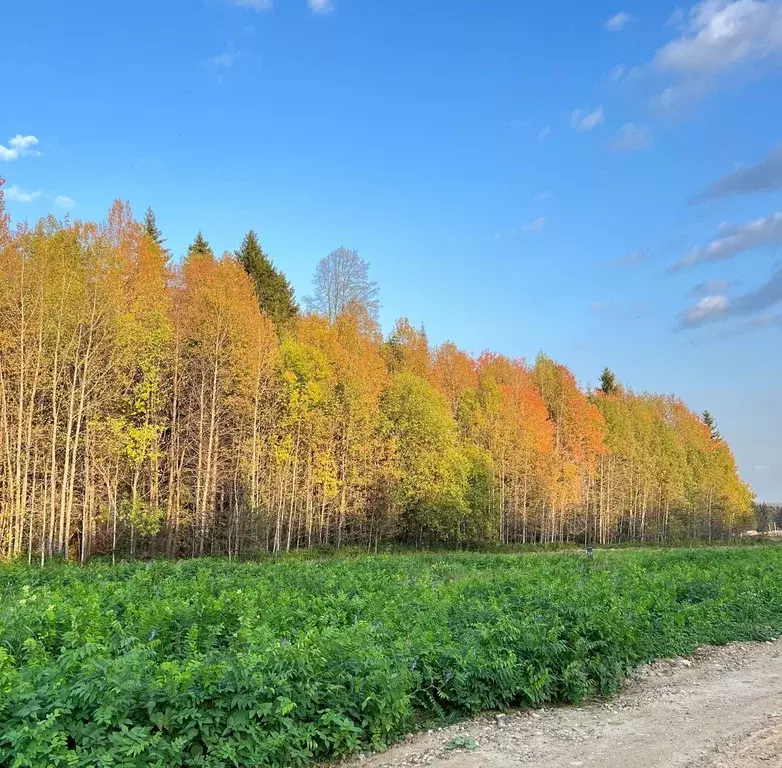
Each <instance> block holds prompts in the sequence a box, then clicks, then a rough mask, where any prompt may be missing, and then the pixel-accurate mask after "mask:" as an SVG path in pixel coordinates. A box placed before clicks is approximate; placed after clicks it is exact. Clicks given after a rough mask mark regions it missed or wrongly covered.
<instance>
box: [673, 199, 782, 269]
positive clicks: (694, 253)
mask: <svg viewBox="0 0 782 768" xmlns="http://www.w3.org/2000/svg"><path fill="white" fill-rule="evenodd" d="M720 232H722V233H724V234H723V235H722V236H721V237H715V238H714V239H713V240H712V241H711V242H709V243H707V244H706V245H702V246H698V247H697V248H693V249H692V250H691V251H690V252H689V253H687V254H685V255H684V256H683V257H682V258H681V259H679V261H677V262H676V264H674V265H673V266H672V267H671V269H670V271H671V272H678V271H679V270H681V269H684V268H685V267H691V266H693V265H695V264H703V263H708V262H713V261H724V260H725V259H731V258H733V257H734V256H736V255H737V254H739V253H742V252H743V251H748V250H750V249H751V248H761V247H763V246H766V245H771V246H774V245H782V213H772V214H771V215H770V216H767V217H766V218H760V219H756V220H755V221H751V222H749V223H748V224H744V225H742V226H732V225H725V224H723V225H722V226H721V227H720Z"/></svg>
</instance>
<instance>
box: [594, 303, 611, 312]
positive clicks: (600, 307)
mask: <svg viewBox="0 0 782 768" xmlns="http://www.w3.org/2000/svg"><path fill="white" fill-rule="evenodd" d="M615 306H616V303H615V302H613V301H595V302H593V303H592V306H591V307H589V309H590V310H592V312H605V311H606V310H608V309H613V308H614V307H615Z"/></svg>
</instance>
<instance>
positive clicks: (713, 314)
mask: <svg viewBox="0 0 782 768" xmlns="http://www.w3.org/2000/svg"><path fill="white" fill-rule="evenodd" d="M781 302H782V269H778V270H777V271H776V272H775V273H774V274H773V275H772V276H771V278H770V279H768V280H767V281H766V282H765V283H763V284H762V285H761V286H760V287H759V288H756V289H755V290H754V291H748V292H747V293H744V294H742V295H741V296H738V297H736V298H735V299H729V298H728V297H727V296H725V295H718V296H706V297H704V298H702V299H701V300H700V301H699V302H698V303H697V304H695V305H694V306H692V307H689V308H687V309H686V310H685V311H684V312H683V313H682V315H681V317H680V319H679V324H678V326H677V329H678V330H685V329H688V328H697V327H698V326H701V325H704V324H706V323H711V322H714V321H717V320H725V319H727V318H736V317H746V316H751V315H760V316H759V317H756V318H755V319H754V320H753V321H752V322H751V323H748V324H745V325H744V326H740V329H741V330H742V332H746V331H747V330H759V329H760V328H766V327H768V326H769V325H771V324H772V323H775V322H777V319H776V318H775V317H774V316H773V315H769V314H768V313H766V310H768V309H770V308H771V307H773V306H775V305H777V304H779V303H781ZM760 313H765V314H760Z"/></svg>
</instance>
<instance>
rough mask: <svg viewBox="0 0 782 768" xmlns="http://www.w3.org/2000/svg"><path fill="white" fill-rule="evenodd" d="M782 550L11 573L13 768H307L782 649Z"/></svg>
mask: <svg viewBox="0 0 782 768" xmlns="http://www.w3.org/2000/svg"><path fill="white" fill-rule="evenodd" d="M780 583H782V550H780V549H779V548H762V547H759V548H740V549H739V548H737V549H726V548H722V549H713V550H708V549H700V550H692V551H687V550H677V551H648V552H639V551H620V552H597V553H596V554H595V557H594V559H587V558H586V557H584V556H583V555H581V554H562V555H551V556H547V555H543V556H536V557H526V556H511V555H482V554H472V553H460V554H456V553H453V554H445V555H443V554H440V555H435V554H426V555H409V556H378V557H354V558H350V559H339V558H333V559H328V560H312V561H292V560H283V561H281V562H279V563H275V562H263V563H260V564H250V563H228V562H226V561H222V560H200V561H188V562H177V563H173V562H163V561H160V562H152V563H136V564H123V565H117V566H114V567H111V566H110V565H108V564H97V565H91V566H89V567H86V568H77V567H71V566H66V565H60V566H53V567H49V568H44V569H40V570H36V569H28V568H26V567H23V566H6V567H3V568H0V601H1V602H0V765H3V766H10V767H12V768H22V767H23V766H29V767H31V768H39V767H41V768H43V767H44V766H47V767H48V766H69V767H74V768H81V767H82V766H84V767H85V768H86V767H87V766H89V767H90V768H92V767H93V766H100V767H103V766H106V767H108V766H113V767H120V766H121V767H122V768H140V767H141V766H160V767H161V768H163V767H165V768H171V766H187V767H188V768H191V767H192V768H207V767H208V768H216V767H217V766H243V767H244V766H247V767H249V766H253V767H255V766H297V765H305V764H308V763H311V762H313V761H316V760H324V759H330V758H333V757H337V756H340V755H343V754H346V753H349V752H351V751H354V750H357V749H363V748H366V747H375V748H377V747H382V746H384V745H386V744H388V743H390V742H391V741H393V740H394V739H395V738H397V737H398V736H399V735H400V734H402V733H404V732H405V731H406V730H409V729H410V728H411V727H413V725H414V722H415V721H416V720H417V719H419V718H420V717H422V716H424V717H426V718H451V717H453V716H456V715H466V714H470V713H474V712H478V711H481V710H486V709H501V708H504V707H507V706H511V705H530V706H535V705H539V704H542V703H543V702H547V701H562V702H577V701H579V700H581V699H583V698H584V697H585V696H587V695H590V694H594V693H601V694H607V693H610V692H611V691H613V690H615V689H616V688H617V686H618V685H619V684H620V682H621V680H622V678H623V677H624V676H625V675H626V674H627V672H628V671H629V670H630V669H632V668H633V667H635V666H637V665H638V664H641V663H644V662H646V661H649V660H651V659H654V658H660V657H670V656H674V655H683V654H688V653H690V652H692V651H693V650H694V649H695V648H696V647H697V646H698V645H703V644H722V643H726V642H729V641H732V640H762V639H767V638H770V637H772V636H775V635H778V634H782V590H780V589H779V584H780Z"/></svg>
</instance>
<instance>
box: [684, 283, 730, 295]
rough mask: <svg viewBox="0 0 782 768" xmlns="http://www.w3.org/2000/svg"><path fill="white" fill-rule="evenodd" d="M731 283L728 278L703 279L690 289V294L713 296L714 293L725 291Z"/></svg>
mask: <svg viewBox="0 0 782 768" xmlns="http://www.w3.org/2000/svg"><path fill="white" fill-rule="evenodd" d="M732 285H734V282H731V281H730V280H704V281H703V282H702V283H698V285H696V286H695V287H694V288H693V289H692V290H691V291H690V296H713V295H714V294H718V293H725V291H727V290H728V288H730V287H731V286H732Z"/></svg>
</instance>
